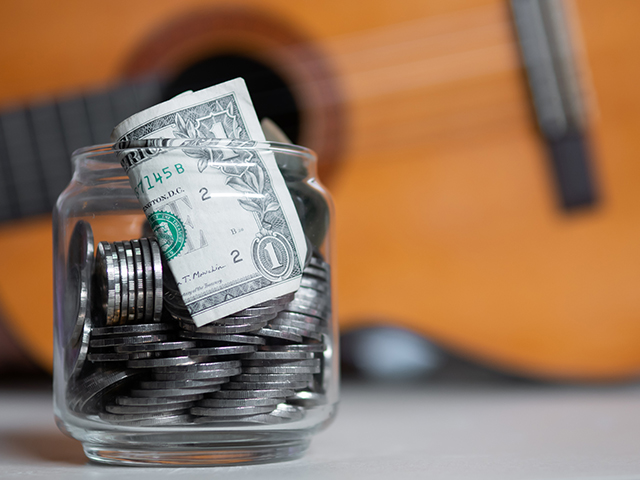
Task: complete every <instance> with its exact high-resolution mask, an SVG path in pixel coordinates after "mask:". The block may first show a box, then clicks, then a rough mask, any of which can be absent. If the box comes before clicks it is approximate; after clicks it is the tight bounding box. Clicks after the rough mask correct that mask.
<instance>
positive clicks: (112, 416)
mask: <svg viewBox="0 0 640 480" xmlns="http://www.w3.org/2000/svg"><path fill="white" fill-rule="evenodd" d="M188 412H189V409H188V408H187V409H182V410H177V411H170V412H163V413H160V412H147V413H129V414H120V413H108V412H100V413H99V414H98V416H99V417H100V419H102V420H104V421H105V422H109V423H116V424H129V423H131V422H140V421H142V420H153V421H154V423H155V421H162V420H163V419H165V418H167V417H174V416H176V415H184V414H186V413H188Z"/></svg>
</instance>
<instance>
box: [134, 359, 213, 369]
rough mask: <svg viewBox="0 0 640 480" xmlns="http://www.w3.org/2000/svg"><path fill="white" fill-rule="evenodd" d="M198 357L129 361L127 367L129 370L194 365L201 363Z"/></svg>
mask: <svg viewBox="0 0 640 480" xmlns="http://www.w3.org/2000/svg"><path fill="white" fill-rule="evenodd" d="M201 360H202V359H201V358H199V357H187V356H177V357H162V358H147V359H141V360H129V361H128V362H127V367H129V368H157V367H172V366H177V365H185V366H187V365H194V364H196V363H198V362H199V361H201Z"/></svg>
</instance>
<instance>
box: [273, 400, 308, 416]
mask: <svg viewBox="0 0 640 480" xmlns="http://www.w3.org/2000/svg"><path fill="white" fill-rule="evenodd" d="M271 415H273V416H276V417H282V418H287V419H290V420H300V419H302V418H304V415H305V409H304V408H302V407H297V406H294V405H287V404H286V403H281V404H279V405H278V407H277V408H276V409H275V410H273V411H272V412H271Z"/></svg>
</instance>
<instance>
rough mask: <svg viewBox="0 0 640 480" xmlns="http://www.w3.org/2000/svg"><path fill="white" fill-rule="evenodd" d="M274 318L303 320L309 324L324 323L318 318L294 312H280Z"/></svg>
mask: <svg viewBox="0 0 640 480" xmlns="http://www.w3.org/2000/svg"><path fill="white" fill-rule="evenodd" d="M274 320H285V321H286V320H293V321H295V322H304V323H309V324H311V325H321V324H323V323H324V322H323V321H322V319H320V318H317V317H312V316H310V315H305V314H303V313H294V312H280V313H278V315H277V316H276V317H275V319H274Z"/></svg>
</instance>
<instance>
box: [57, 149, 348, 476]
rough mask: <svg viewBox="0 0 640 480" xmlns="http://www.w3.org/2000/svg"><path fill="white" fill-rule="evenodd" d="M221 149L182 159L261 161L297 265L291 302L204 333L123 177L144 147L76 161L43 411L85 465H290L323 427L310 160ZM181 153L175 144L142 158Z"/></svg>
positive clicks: (324, 213)
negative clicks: (291, 207) (278, 190)
mask: <svg viewBox="0 0 640 480" xmlns="http://www.w3.org/2000/svg"><path fill="white" fill-rule="evenodd" d="M223 143H224V145H222V144H221V143H220V142H219V141H215V140H209V141H207V140H204V141H202V142H199V145H198V146H197V147H194V146H192V145H190V146H189V148H190V150H189V152H190V153H191V155H190V158H191V159H192V161H193V162H197V161H198V160H197V158H196V157H198V155H193V152H194V149H201V151H202V152H205V153H209V154H211V153H221V152H222V153H225V152H229V151H232V152H233V153H234V154H236V155H244V156H245V158H246V157H248V158H251V157H252V156H254V155H268V154H273V155H274V156H275V158H276V161H277V164H278V168H279V169H280V171H281V173H282V175H283V177H284V180H285V182H286V185H287V187H288V189H289V192H290V194H291V197H292V199H293V201H294V204H295V207H296V211H297V213H298V216H299V218H300V221H301V223H302V227H303V230H304V233H305V236H306V240H307V247H308V254H307V257H306V259H304V260H303V263H304V267H303V271H302V280H301V286H300V288H299V289H298V290H297V291H296V292H295V294H293V293H292V294H289V295H285V296H283V297H279V298H276V299H273V300H271V301H267V302H262V303H260V304H259V305H257V306H255V307H251V308H248V309H246V310H243V311H242V312H240V313H236V314H232V315H229V316H227V317H225V318H223V319H222V320H220V321H216V322H214V323H211V324H207V325H205V326H203V327H201V328H197V327H196V326H195V325H194V324H193V323H192V322H191V321H190V320H191V319H190V317H189V313H188V311H187V310H186V309H185V308H184V304H180V294H179V293H177V290H176V288H175V278H173V276H172V274H171V271H170V269H169V268H168V267H167V262H166V258H165V257H166V255H165V254H164V253H161V252H163V251H164V250H163V248H165V247H161V242H159V241H158V238H159V237H160V235H158V234H157V233H158V230H157V229H155V230H154V229H153V228H151V226H150V224H149V222H148V221H147V218H146V216H145V214H144V213H143V209H142V207H141V206H140V204H139V202H138V199H137V198H136V195H135V193H134V190H133V189H132V188H131V186H130V182H129V178H128V177H127V175H126V174H125V171H124V170H123V168H122V166H121V162H120V160H121V159H122V158H124V157H125V156H127V155H134V156H135V155H138V156H142V155H144V154H148V153H149V150H148V147H145V146H140V148H137V149H136V148H127V149H118V148H115V147H114V146H113V145H99V146H93V147H88V148H83V149H80V150H78V151H76V152H75V153H74V155H73V165H74V175H73V178H72V180H71V182H70V184H69V186H68V187H67V188H66V190H65V191H64V192H63V193H62V194H61V195H60V197H59V199H58V202H57V205H56V208H55V210H54V217H53V251H54V260H53V263H54V292H55V293H54V372H53V373H54V382H53V383H54V413H55V418H56V422H57V424H58V426H59V428H60V429H61V430H62V431H63V432H65V433H66V434H68V435H70V436H71V437H73V438H75V439H77V440H79V441H80V442H82V444H83V447H84V451H85V453H86V455H87V456H88V457H89V458H90V459H92V460H95V461H98V462H102V463H111V464H157V465H199V466H204V465H234V464H253V463H264V462H272V461H280V460H286V459H291V458H297V457H299V456H301V455H302V454H303V453H304V451H305V450H306V448H307V447H308V444H309V441H310V438H311V436H312V435H313V434H314V433H316V432H317V431H319V430H320V429H322V428H323V427H325V426H326V425H328V423H329V422H330V421H331V420H332V418H333V416H334V415H335V411H336V405H337V401H338V383H339V370H338V344H337V338H338V336H337V328H338V327H337V321H336V317H335V305H334V302H335V296H334V295H332V281H331V278H332V272H331V264H332V255H333V244H332V232H331V228H332V215H333V207H332V202H331V198H330V196H329V193H328V192H327V191H326V190H325V189H324V187H323V186H322V185H321V184H320V183H319V182H318V180H317V178H316V159H315V155H314V153H313V152H311V151H310V150H308V149H305V148H303V147H299V146H294V145H285V144H277V143H257V142H239V141H229V140H226V141H225V142H223ZM181 148H182V149H184V148H186V147H185V145H184V144H182V143H181V141H179V140H171V141H168V142H164V144H163V145H162V146H160V147H154V149H153V154H154V155H157V154H163V153H167V152H172V151H173V152H175V151H176V149H181ZM223 156H224V155H223ZM219 172H220V170H219V169H215V168H212V169H209V170H208V171H207V172H204V173H205V174H207V175H219V174H220V173H219ZM165 173H166V172H165ZM173 174H176V175H177V173H176V172H173ZM165 178H166V177H165ZM160 180H162V179H160ZM208 193H209V194H210V193H211V192H208ZM200 194H202V192H199V193H198V195H200ZM234 194H235V193H233V191H232V193H231V194H230V193H229V192H226V195H234ZM242 194H243V193H242V192H241V191H238V193H237V196H238V198H240V196H241V195H242ZM183 221H186V222H188V219H183ZM211 221H212V222H215V221H217V218H216V215H215V211H214V213H212V215H211ZM213 246H215V245H213ZM267 253H269V252H267ZM269 254H272V253H269ZM272 280H273V279H272Z"/></svg>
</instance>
